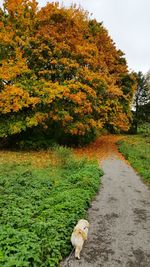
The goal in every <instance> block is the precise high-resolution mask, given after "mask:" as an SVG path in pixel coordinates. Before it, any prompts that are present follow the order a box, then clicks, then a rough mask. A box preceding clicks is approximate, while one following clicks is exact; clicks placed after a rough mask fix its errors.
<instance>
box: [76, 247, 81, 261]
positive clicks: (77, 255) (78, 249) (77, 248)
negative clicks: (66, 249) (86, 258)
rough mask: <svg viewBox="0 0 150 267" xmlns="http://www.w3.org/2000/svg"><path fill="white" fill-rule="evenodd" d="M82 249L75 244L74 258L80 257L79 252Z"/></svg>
mask: <svg viewBox="0 0 150 267" xmlns="http://www.w3.org/2000/svg"><path fill="white" fill-rule="evenodd" d="M81 250H82V247H81V246H77V247H76V249H75V258H77V259H80V252H81Z"/></svg>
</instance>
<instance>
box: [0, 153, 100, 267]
mask: <svg viewBox="0 0 150 267" xmlns="http://www.w3.org/2000/svg"><path fill="white" fill-rule="evenodd" d="M56 150H57V151H56V152H55V154H57V155H56V156H57V159H58V161H57V166H47V167H45V168H44V167H43V168H36V167H34V166H32V165H31V164H30V163H18V164H17V163H12V164H11V163H3V164H0V266H3V267H47V266H50V267H53V266H58V263H59V261H60V260H61V259H62V257H64V256H66V255H67V254H68V253H69V251H70V250H71V244H70V235H71V232H72V229H73V227H74V225H75V224H76V222H77V220H78V219H80V218H82V217H86V209H87V208H88V207H89V205H90V201H91V199H92V197H93V196H94V195H95V194H96V192H97V191H98V189H99V184H100V176H101V175H102V171H101V170H100V169H99V166H98V163H97V162H96V161H88V160H86V159H85V158H84V159H77V158H75V157H74V156H73V155H72V154H71V152H70V150H68V149H66V148H58V149H56Z"/></svg>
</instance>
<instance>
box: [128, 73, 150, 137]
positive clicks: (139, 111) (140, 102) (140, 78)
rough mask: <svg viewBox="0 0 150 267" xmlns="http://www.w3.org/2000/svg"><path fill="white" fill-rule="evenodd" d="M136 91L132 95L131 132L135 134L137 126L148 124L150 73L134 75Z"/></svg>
mask: <svg viewBox="0 0 150 267" xmlns="http://www.w3.org/2000/svg"><path fill="white" fill-rule="evenodd" d="M136 80H137V89H136V91H135V95H134V111H133V124H132V132H133V133H137V129H138V126H139V125H140V124H142V123H144V122H150V109H149V108H150V71H149V72H148V73H147V74H145V75H144V74H143V73H142V72H141V71H139V72H138V73H137V74H136Z"/></svg>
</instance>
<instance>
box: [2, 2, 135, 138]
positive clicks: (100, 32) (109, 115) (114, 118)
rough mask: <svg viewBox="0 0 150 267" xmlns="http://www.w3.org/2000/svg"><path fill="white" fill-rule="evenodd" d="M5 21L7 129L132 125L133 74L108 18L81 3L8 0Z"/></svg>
mask: <svg viewBox="0 0 150 267" xmlns="http://www.w3.org/2000/svg"><path fill="white" fill-rule="evenodd" d="M0 25H1V27H0V59H1V65H0V88H1V91H0V99H1V100H0V113H1V117H0V125H1V127H0V136H1V137H4V136H5V137H7V136H10V135H12V134H17V133H20V132H22V131H26V130H27V129H32V128H34V127H41V128H43V129H47V131H49V133H50V135H59V139H60V140H61V139H63V138H64V137H67V138H69V137H72V138H73V139H75V138H79V137H80V139H81V137H82V136H85V137H86V136H89V135H93V136H94V135H95V133H96V131H98V130H100V129H102V128H104V127H105V128H107V129H110V130H115V131H119V130H123V131H126V130H128V128H129V126H130V121H131V111H130V105H131V101H132V96H133V91H134V77H133V75H132V74H130V73H129V72H128V69H127V64H126V60H125V58H124V54H123V53H122V52H121V51H120V50H117V49H116V47H115V44H114V43H113V41H112V39H111V38H110V37H109V35H108V32H107V30H106V29H105V28H104V27H103V25H102V24H101V23H98V22H97V21H96V20H91V19H89V17H88V13H87V12H86V11H84V10H82V9H81V8H78V7H76V6H72V7H70V8H65V7H60V6H59V4H58V3H51V4H47V5H46V6H45V7H43V8H41V9H38V7H37V4H36V2H35V1H34V0H5V2H4V9H3V10H1V11H0Z"/></svg>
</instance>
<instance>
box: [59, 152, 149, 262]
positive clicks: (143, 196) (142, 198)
mask: <svg viewBox="0 0 150 267" xmlns="http://www.w3.org/2000/svg"><path fill="white" fill-rule="evenodd" d="M102 168H103V170H104V173H105V175H104V176H103V178H102V185H101V188H100V192H99V194H98V195H97V197H96V199H95V200H94V201H93V203H92V207H91V208H90V209H89V211H88V218H89V222H90V231H89V238H88V241H86V243H85V246H84V249H83V251H82V253H81V259H80V260H75V259H74V255H73V256H72V257H71V258H70V260H69V261H68V264H67V265H66V266H67V267H150V190H149V189H148V188H147V186H146V185H145V184H144V183H143V182H142V181H141V180H140V178H139V176H138V175H137V174H136V173H135V171H134V170H133V169H132V168H131V167H130V166H129V165H128V164H127V163H126V162H125V161H123V160H122V159H121V158H119V157H118V155H117V154H116V153H114V154H112V155H111V156H109V157H108V158H107V159H105V160H104V161H103V162H102ZM61 266H64V264H62V265H61Z"/></svg>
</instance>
